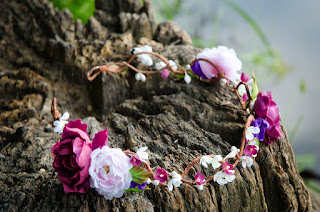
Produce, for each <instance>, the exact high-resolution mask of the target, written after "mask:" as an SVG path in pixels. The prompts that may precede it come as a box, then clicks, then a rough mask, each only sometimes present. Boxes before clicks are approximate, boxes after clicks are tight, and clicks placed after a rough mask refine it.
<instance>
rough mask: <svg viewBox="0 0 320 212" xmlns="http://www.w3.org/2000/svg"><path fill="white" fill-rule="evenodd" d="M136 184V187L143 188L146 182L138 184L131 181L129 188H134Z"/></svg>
mask: <svg viewBox="0 0 320 212" xmlns="http://www.w3.org/2000/svg"><path fill="white" fill-rule="evenodd" d="M137 186H138V189H140V190H144V189H145V188H146V186H147V182H144V183H142V184H138V183H136V182H133V181H131V184H130V188H136V187H137Z"/></svg>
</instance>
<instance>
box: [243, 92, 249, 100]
mask: <svg viewBox="0 0 320 212" xmlns="http://www.w3.org/2000/svg"><path fill="white" fill-rule="evenodd" d="M248 99H249V97H248V95H247V93H244V94H243V96H242V101H243V102H247V100H248Z"/></svg>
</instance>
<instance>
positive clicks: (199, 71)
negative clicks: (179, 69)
mask: <svg viewBox="0 0 320 212" xmlns="http://www.w3.org/2000/svg"><path fill="white" fill-rule="evenodd" d="M191 69H192V71H193V72H194V73H196V74H197V75H198V76H199V77H201V78H202V79H208V78H207V77H206V75H204V73H203V72H202V69H201V66H200V63H199V62H198V61H197V62H195V63H194V64H193V65H192V66H191Z"/></svg>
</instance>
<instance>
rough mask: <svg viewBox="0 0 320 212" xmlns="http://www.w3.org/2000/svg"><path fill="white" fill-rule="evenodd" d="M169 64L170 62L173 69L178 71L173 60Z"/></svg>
mask: <svg viewBox="0 0 320 212" xmlns="http://www.w3.org/2000/svg"><path fill="white" fill-rule="evenodd" d="M168 62H169V64H170V66H171V67H172V68H173V69H175V70H177V69H178V66H177V65H176V63H175V62H174V61H173V60H169V61H168Z"/></svg>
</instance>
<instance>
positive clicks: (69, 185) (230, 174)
mask: <svg viewBox="0 0 320 212" xmlns="http://www.w3.org/2000/svg"><path fill="white" fill-rule="evenodd" d="M154 57H156V58H158V59H159V60H160V62H158V63H156V64H155V69H156V70H152V71H151V70H150V71H143V70H140V69H138V68H136V67H135V66H133V65H131V63H132V61H133V60H134V59H135V58H138V59H139V60H138V61H140V62H141V63H142V64H144V65H146V66H153V64H154V62H153V59H154ZM241 66H242V63H241V61H240V60H239V59H238V57H237V56H236V53H235V52H234V50H233V49H228V48H227V47H224V46H219V47H217V48H212V49H208V48H207V49H204V50H203V51H202V52H200V53H198V54H197V55H196V59H195V60H193V61H192V62H191V63H190V65H186V66H185V67H182V66H180V65H178V64H176V63H175V62H174V61H172V60H167V59H166V58H164V57H163V56H161V55H160V54H158V53H155V52H152V48H151V46H142V47H136V48H134V50H133V55H132V56H131V58H130V59H129V60H128V61H127V62H121V63H119V62H118V63H109V64H107V65H103V66H96V67H94V68H92V69H91V70H90V71H89V72H88V73H87V78H88V80H89V81H92V80H94V79H95V78H96V77H97V76H98V75H99V74H100V73H101V72H107V73H121V72H123V71H126V69H127V68H129V69H131V70H133V71H135V72H136V74H135V79H136V80H137V81H142V82H144V81H146V79H147V77H146V75H150V74H159V73H160V74H161V77H162V78H164V79H166V78H168V77H169V75H170V72H171V73H173V75H175V76H177V77H178V78H184V81H185V82H186V83H190V82H191V79H192V78H193V79H197V80H201V81H203V82H206V83H214V82H219V83H220V85H221V86H227V87H229V88H230V90H231V91H232V92H234V93H235V94H236V95H237V97H238V99H239V102H240V104H241V107H242V109H243V110H244V111H245V112H246V113H247V118H246V122H245V126H244V130H243V135H242V138H241V144H240V148H237V147H235V146H232V147H231V150H230V153H229V154H227V155H226V156H224V157H223V156H222V155H217V154H210V155H202V156H199V157H197V158H195V159H194V160H193V161H191V162H190V163H189V164H188V165H187V166H186V168H185V170H184V171H183V172H182V173H177V172H176V171H172V172H169V171H167V170H166V169H164V168H157V169H155V168H152V167H151V165H150V162H149V160H148V156H149V154H148V151H147V147H141V148H139V149H138V150H137V151H136V152H133V151H130V150H121V149H120V148H110V147H109V146H108V130H107V129H106V130H103V131H100V132H98V133H96V134H95V137H94V138H93V140H92V141H91V140H90V137H89V135H88V134H87V125H86V124H83V123H81V120H80V119H77V120H74V121H72V120H71V121H69V122H68V121H67V120H68V119H69V113H67V112H66V113H64V114H63V115H62V116H61V115H60V112H59V111H58V109H57V100H56V98H54V99H53V102H52V108H51V112H52V116H53V118H54V122H53V125H54V126H55V128H54V131H55V132H57V133H59V134H62V137H61V139H60V141H59V142H57V143H56V144H55V145H54V146H53V147H52V148H51V151H52V153H53V155H54V162H53V167H54V169H55V171H56V172H57V173H58V178H59V179H60V180H61V182H62V184H63V187H64V192H65V193H69V192H76V193H86V192H88V190H89V188H90V187H91V188H94V189H95V190H96V191H97V192H98V193H99V194H100V195H103V196H104V197H105V198H106V199H108V200H111V199H113V198H120V197H122V196H123V194H124V192H125V191H127V192H130V191H131V192H142V191H144V190H150V189H151V188H150V187H152V186H163V187H167V188H168V189H169V191H172V190H173V188H174V187H179V186H180V185H181V184H182V183H186V184H189V185H193V186H195V187H197V188H198V189H199V190H203V187H204V185H205V184H207V183H209V182H211V181H214V182H216V183H218V184H219V185H224V184H227V183H231V182H232V181H234V180H235V178H236V177H235V170H234V168H235V167H236V166H237V165H238V164H239V163H241V165H242V167H243V168H247V167H251V166H252V165H253V160H254V158H255V157H256V156H257V154H258V151H259V145H260V143H265V144H271V143H272V142H276V141H277V140H278V138H279V137H283V134H282V132H281V126H280V117H279V109H278V107H277V105H276V103H275V102H274V101H273V100H272V95H271V92H259V91H258V86H257V83H256V79H255V76H254V74H253V73H252V77H250V76H249V75H247V74H245V73H241V72H240V70H241ZM196 163H200V164H201V165H202V166H204V167H205V168H209V166H211V167H212V168H210V169H213V170H214V174H212V175H211V176H209V177H206V176H205V175H203V174H201V173H200V172H197V173H196V174H195V176H194V179H192V180H191V179H186V175H187V173H188V172H189V170H190V169H191V168H192V167H193V166H194V165H195V164H196Z"/></svg>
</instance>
